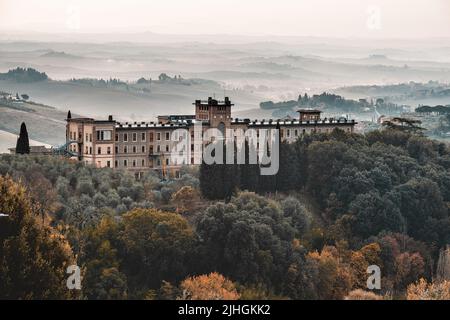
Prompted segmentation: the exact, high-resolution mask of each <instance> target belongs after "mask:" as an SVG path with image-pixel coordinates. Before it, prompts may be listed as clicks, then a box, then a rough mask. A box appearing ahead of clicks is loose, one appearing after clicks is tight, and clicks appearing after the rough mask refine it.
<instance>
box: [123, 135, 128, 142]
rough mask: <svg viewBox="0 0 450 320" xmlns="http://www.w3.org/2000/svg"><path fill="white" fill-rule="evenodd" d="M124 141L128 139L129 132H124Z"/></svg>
mask: <svg viewBox="0 0 450 320" xmlns="http://www.w3.org/2000/svg"><path fill="white" fill-rule="evenodd" d="M123 141H124V142H127V141H128V133H124V134H123Z"/></svg>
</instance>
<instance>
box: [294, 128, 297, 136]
mask: <svg viewBox="0 0 450 320" xmlns="http://www.w3.org/2000/svg"><path fill="white" fill-rule="evenodd" d="M294 135H295V136H296V137H297V136H298V130H297V129H295V131H294Z"/></svg>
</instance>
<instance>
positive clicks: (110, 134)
mask: <svg viewBox="0 0 450 320" xmlns="http://www.w3.org/2000/svg"><path fill="white" fill-rule="evenodd" d="M194 106H195V114H194V115H167V116H159V117H158V120H157V121H155V122H134V123H128V122H125V123H121V122H118V121H116V120H114V119H113V117H112V116H109V117H108V120H95V119H91V118H72V117H71V116H70V112H69V114H68V117H67V129H66V140H67V142H70V141H72V142H73V143H72V144H70V145H69V146H68V148H69V151H70V152H72V153H75V154H77V157H78V159H79V160H80V161H84V162H85V163H86V164H92V165H95V166H97V167H111V168H119V169H127V170H130V171H132V172H134V173H135V175H136V177H137V178H139V177H141V176H142V174H143V173H144V172H145V171H148V170H158V171H160V172H161V173H162V174H163V175H164V176H168V175H170V176H173V177H177V176H178V175H179V169H180V168H181V166H182V163H176V161H174V160H173V158H172V157H170V154H171V150H172V148H173V147H174V145H175V144H176V143H177V141H178V132H180V134H183V133H182V132H189V135H190V137H191V138H194V134H197V135H203V132H204V131H205V130H207V129H210V128H216V129H218V130H220V131H221V132H225V130H227V129H243V130H247V129H249V128H252V129H256V131H257V132H258V130H260V129H270V128H279V129H280V137H281V139H282V140H283V141H286V142H289V143H290V142H294V141H295V140H297V139H298V138H299V137H300V136H302V135H304V134H309V133H312V132H323V133H326V132H331V131H332V130H333V129H335V128H340V129H342V130H344V131H346V132H353V130H354V126H355V124H356V122H355V121H354V120H348V119H346V118H340V119H334V118H328V119H327V118H325V119H322V118H321V116H320V114H321V111H319V110H311V109H302V110H299V111H298V112H299V118H298V119H290V120H272V119H270V120H253V121H252V120H250V119H237V118H234V119H233V118H232V117H231V109H232V106H233V104H232V103H231V101H230V100H229V98H228V97H225V100H224V101H218V100H216V99H212V98H208V100H206V101H202V100H196V101H195V102H194ZM198 123H201V124H202V131H201V132H198V131H195V129H194V128H195V125H196V124H198ZM177 129H185V130H183V131H181V130H177ZM195 138H199V139H202V137H195ZM192 140H194V139H192ZM188 149H189V150H187V152H186V160H185V163H190V164H196V163H199V160H198V157H199V156H200V154H201V149H202V145H196V144H194V143H192V145H191V147H190V148H188Z"/></svg>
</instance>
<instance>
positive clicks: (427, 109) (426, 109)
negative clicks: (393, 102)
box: [416, 105, 450, 115]
mask: <svg viewBox="0 0 450 320" xmlns="http://www.w3.org/2000/svg"><path fill="white" fill-rule="evenodd" d="M416 112H421V113H422V112H423V113H432V112H436V113H438V114H444V115H447V114H449V113H450V105H448V106H443V105H438V106H434V107H431V106H420V107H418V108H416Z"/></svg>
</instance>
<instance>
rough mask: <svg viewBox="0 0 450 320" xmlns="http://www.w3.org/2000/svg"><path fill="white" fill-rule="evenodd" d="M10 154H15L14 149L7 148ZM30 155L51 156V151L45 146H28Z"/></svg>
mask: <svg viewBox="0 0 450 320" xmlns="http://www.w3.org/2000/svg"><path fill="white" fill-rule="evenodd" d="M8 150H9V152H10V153H11V154H16V148H8ZM30 154H32V155H51V154H52V149H51V148H47V147H46V146H30Z"/></svg>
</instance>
